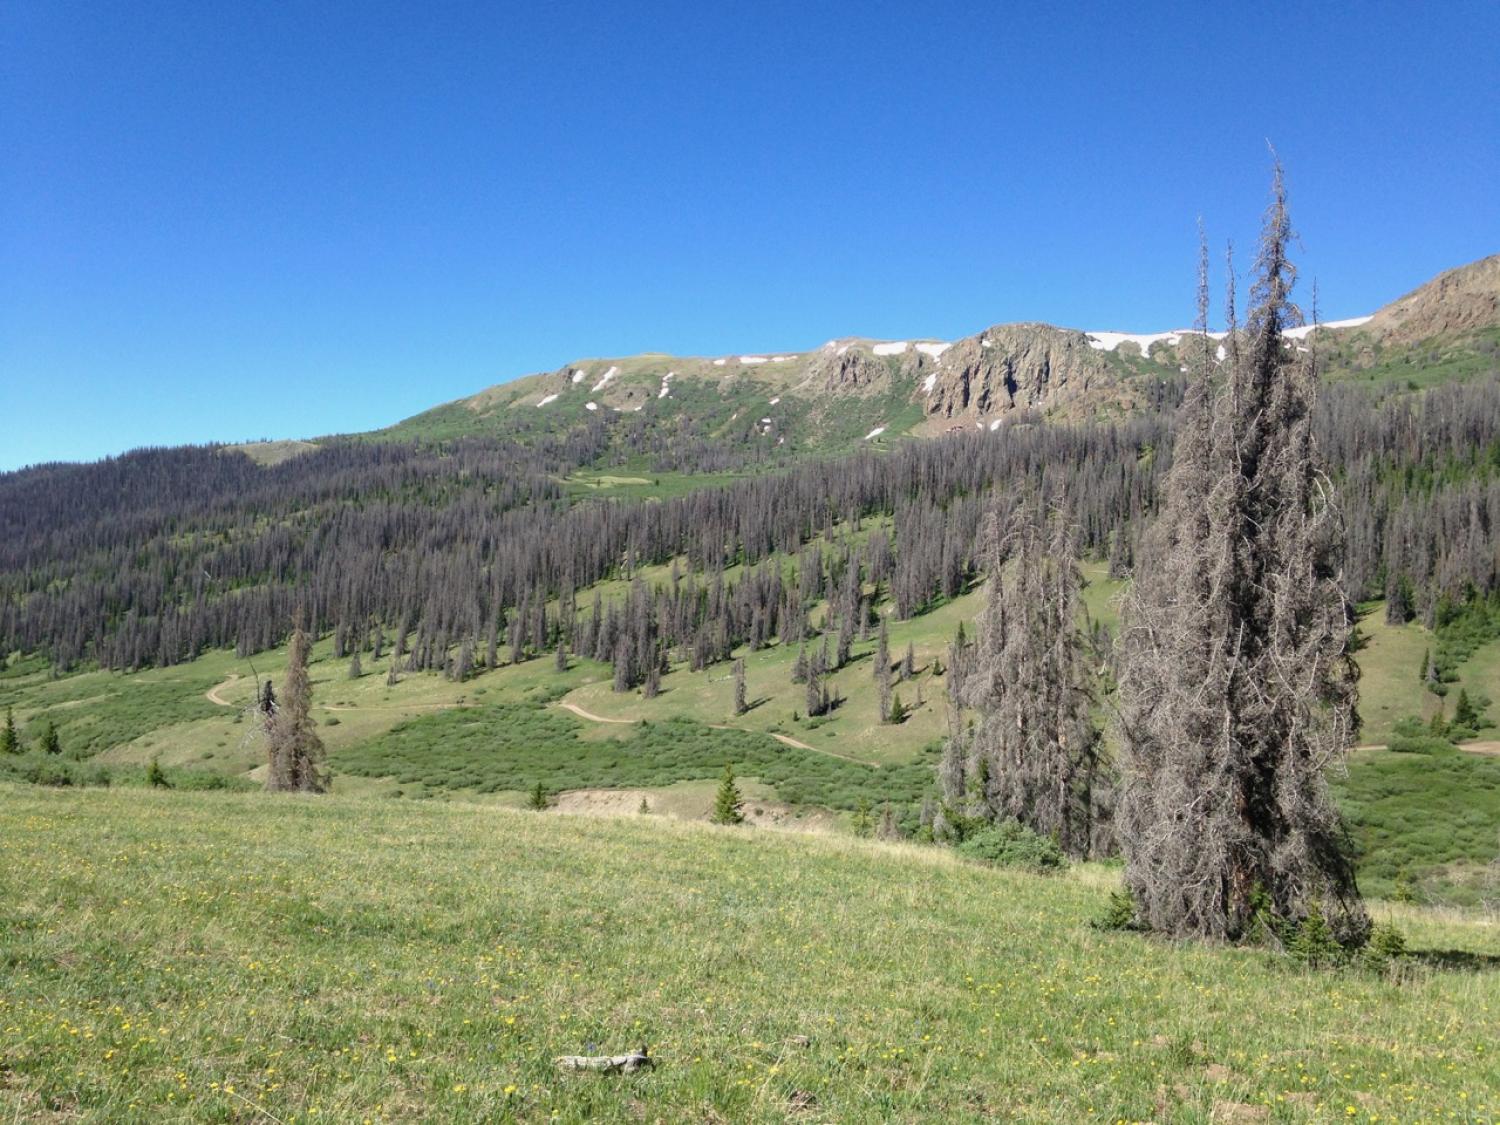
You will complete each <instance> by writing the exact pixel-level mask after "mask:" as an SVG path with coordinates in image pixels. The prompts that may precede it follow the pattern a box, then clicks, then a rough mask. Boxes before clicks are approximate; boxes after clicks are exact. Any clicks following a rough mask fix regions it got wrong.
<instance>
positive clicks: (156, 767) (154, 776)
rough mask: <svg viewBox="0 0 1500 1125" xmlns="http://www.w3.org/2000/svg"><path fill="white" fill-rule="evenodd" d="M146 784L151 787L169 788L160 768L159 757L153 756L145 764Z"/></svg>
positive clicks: (165, 776)
mask: <svg viewBox="0 0 1500 1125" xmlns="http://www.w3.org/2000/svg"><path fill="white" fill-rule="evenodd" d="M146 784H147V785H149V786H151V788H153V789H170V788H171V787H172V786H171V784H170V783H169V782H168V781H167V775H166V773H165V772H164V771H163V770H162V768H161V758H159V757H153V758H152V759H151V761H150V763H149V764H148V765H147V766H146Z"/></svg>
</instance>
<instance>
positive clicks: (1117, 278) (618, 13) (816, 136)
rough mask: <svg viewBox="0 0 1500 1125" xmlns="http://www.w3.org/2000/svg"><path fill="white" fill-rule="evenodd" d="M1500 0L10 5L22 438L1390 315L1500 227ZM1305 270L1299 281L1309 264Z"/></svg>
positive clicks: (246, 433) (283, 422)
mask: <svg viewBox="0 0 1500 1125" xmlns="http://www.w3.org/2000/svg"><path fill="white" fill-rule="evenodd" d="M1497 43H1500V5H1496V4H1494V3H1484V4H1480V3H1472V4H1466V3H1451V4H1433V5H1418V4H1413V3H1409V2H1408V3H1401V4H1381V3H1370V4H1358V5H1339V4H1318V5H1297V6H1290V5H1288V6H1278V5H1266V4H1263V3H1261V4H1244V5H1237V4H1229V5H1188V4H1165V3H1162V4H1150V3H1146V4H1118V3H1109V4H1097V5H1090V4H1082V5H1066V4H1057V5H1025V6H1023V5H1010V4H973V5H944V4H923V5H916V4H904V5H894V4H880V3H863V4H813V3H786V4H778V3H756V4H740V5H732V6H731V5H718V4H703V3H684V4H646V3H642V4H631V5H603V4H571V3H556V4H548V5H541V4H537V5H526V6H520V5H507V4H503V3H476V4H472V5H464V4H448V3H429V4H417V3H408V4H388V3H378V2H361V3H358V4H354V3H349V4H340V3H334V2H327V3H317V4H312V3H308V4H302V3H293V4H275V5H271V4H230V3H209V4H203V3H174V2H161V3H153V4H136V5H121V4H99V3H96V4H91V5H81V4H70V3H65V2H61V0H42V2H34V0H8V2H7V3H6V4H5V5H3V6H0V57H4V58H5V60H6V63H5V66H3V67H0V154H3V155H0V468H13V467H16V466H18V465H22V464H26V463H31V462H36V461H41V460H52V459H79V458H94V457H98V456H102V455H105V454H108V453H112V452H118V451H121V450H124V449H128V448H132V447H135V446H140V445H147V444H172V443H179V442H189V441H210V440H240V439H245V438H256V437H263V436H266V437H288V436H308V435H316V434H320V433H328V432H336V431H350V430H358V429H365V428H371V427H375V426H379V425H384V424H388V423H390V422H393V421H396V420H398V419H400V418H402V417H405V416H407V415H410V414H412V413H415V412H417V411H419V410H422V409H424V408H426V407H428V406H431V405H433V404H435V403H438V402H441V401H446V400H449V399H452V398H456V397H458V396H460V395H465V394H469V393H472V392H474V391H476V390H478V389H480V388H482V387H485V386H488V385H490V384H492V383H496V382H500V381H503V380H505V379H508V378H513V377H515V376H518V375H522V374H526V373H529V372H532V371H537V370H549V369H552V368H555V367H557V366H560V365H561V364H563V363H564V362H566V361H568V360H570V359H575V358H582V357H589V356H609V355H622V354H631V353H635V352H639V351H646V350H661V351H671V352H676V353H682V354H702V353H707V354H718V353H721V352H729V351H741V350H767V349H775V350H783V349H787V350H789V349H801V348H807V347H812V346H815V345H817V344H819V343H821V342H822V341H823V340H825V339H828V338H830V337H833V336H839V335H852V334H862V335H869V336H878V337H888V338H893V339H900V338H903V337H910V336H916V335H922V336H936V337H943V338H952V337H956V336H960V335H966V334H968V333H970V332H973V331H975V330H977V329H979V328H981V327H984V326H986V325H989V324H993V323H997V322H1003V321H1010V320H1023V319H1039V320H1048V321H1052V322H1055V323H1062V324H1067V325H1071V326H1074V327H1083V328H1095V329H1106V328H1107V329H1122V330H1134V331H1147V330H1157V329H1165V328H1170V327H1174V326H1177V325H1180V324H1182V323H1183V322H1186V321H1189V320H1191V317H1192V305H1193V293H1192V288H1193V272H1194V260H1195V246H1196V233H1195V224H1196V221H1197V218H1198V216H1200V215H1201V216H1202V217H1203V219H1204V222H1205V223H1206V225H1207V228H1208V230H1209V233H1210V236H1211V238H1212V239H1213V240H1214V242H1215V245H1216V246H1217V245H1219V244H1221V243H1222V242H1223V240H1225V239H1228V238H1233V239H1234V240H1235V241H1236V242H1237V243H1238V244H1240V245H1242V246H1244V247H1245V254H1244V262H1243V264H1244V265H1245V266H1248V264H1249V253H1250V249H1251V246H1252V244H1253V239H1254V236H1255V230H1256V225H1257V221H1258V217H1259V214H1260V211H1261V209H1262V207H1263V205H1264V202H1265V197H1266V187H1267V179H1268V164H1269V161H1268V156H1267V151H1266V140H1267V138H1270V139H1272V140H1273V141H1274V142H1275V144H1276V146H1277V149H1278V151H1279V152H1280V154H1281V156H1282V158H1283V159H1284V161H1285V162H1286V165H1287V169H1288V176H1289V182H1290V186H1291V190H1292V202H1293V209H1294V210H1293V214H1294V218H1295V220H1296V223H1297V226H1298V228H1299V230H1300V232H1301V234H1302V248H1301V251H1300V254H1299V260H1300V264H1301V266H1302V268H1303V275H1304V278H1310V277H1312V276H1314V275H1315V276H1316V277H1317V279H1318V283H1319V290H1320V294H1321V300H1322V310H1323V313H1324V316H1325V318H1339V317H1344V316H1353V315H1359V314H1363V313H1366V312H1369V311H1371V310H1373V309H1374V308H1375V307H1377V306H1378V305H1380V304H1382V303H1384V302H1385V301H1388V300H1390V299H1391V298H1393V297H1396V296H1398V295H1399V294H1401V293H1402V292H1404V291H1406V290H1407V289H1410V288H1412V287H1413V286H1415V285H1417V284H1418V283H1420V282H1422V281H1424V280H1426V279H1427V278H1429V277H1430V276H1432V275H1433V274H1435V273H1437V272H1439V271H1441V270H1443V269H1446V268H1449V267H1451V266H1455V265H1459V264H1462V263H1464V262H1467V261H1470V260H1472V259H1474V258H1478V257H1482V256H1484V255H1486V254H1490V253H1494V252H1496V251H1497V250H1500V203H1497V199H1500V96H1497V89H1496V82H1497V78H1496V74H1497V62H1500V60H1497V47H1496V44H1497ZM1305 295H1306V291H1305V290H1304V296H1305Z"/></svg>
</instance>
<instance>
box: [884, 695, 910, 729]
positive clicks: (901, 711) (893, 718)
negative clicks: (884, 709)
mask: <svg viewBox="0 0 1500 1125" xmlns="http://www.w3.org/2000/svg"><path fill="white" fill-rule="evenodd" d="M887 721H888V722H889V723H890V724H891V725H892V726H900V725H901V724H902V723H904V722H906V707H905V705H904V704H903V703H902V702H901V693H900V692H897V693H896V694H895V695H893V696H892V697H891V711H890V715H889V716H887Z"/></svg>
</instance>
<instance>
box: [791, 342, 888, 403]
mask: <svg viewBox="0 0 1500 1125" xmlns="http://www.w3.org/2000/svg"><path fill="white" fill-rule="evenodd" d="M810 359H811V362H810V363H809V364H808V367H807V375H806V378H805V379H804V380H803V381H802V383H801V385H800V386H799V387H798V388H797V390H798V391H799V392H801V393H804V394H807V393H811V394H814V395H825V394H827V395H849V394H853V395H871V394H881V393H883V392H885V391H888V390H890V388H891V378H892V374H891V366H890V364H888V363H886V362H885V361H884V360H883V359H882V358H880V357H878V356H876V355H874V354H872V353H871V352H869V351H867V350H866V349H865V348H863V347H861V346H860V345H858V344H839V345H837V346H836V347H831V348H823V349H820V350H818V351H816V352H814V353H813V354H812V356H811V357H810Z"/></svg>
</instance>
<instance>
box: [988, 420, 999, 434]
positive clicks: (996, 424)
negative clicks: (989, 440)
mask: <svg viewBox="0 0 1500 1125" xmlns="http://www.w3.org/2000/svg"><path fill="white" fill-rule="evenodd" d="M1000 422H1001V419H999V418H996V419H995V420H994V421H993V422H991V423H990V433H994V432H995V431H996V430H998V429H999V428H1000Z"/></svg>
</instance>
